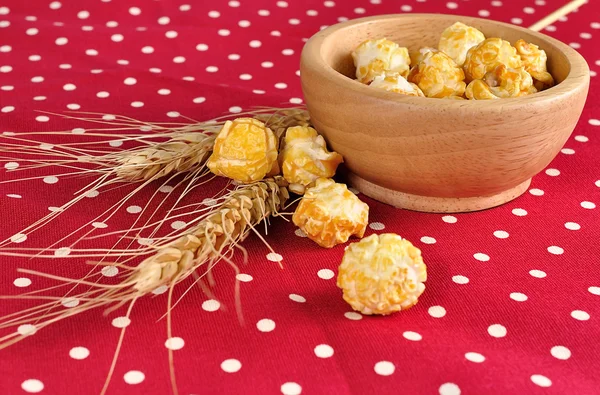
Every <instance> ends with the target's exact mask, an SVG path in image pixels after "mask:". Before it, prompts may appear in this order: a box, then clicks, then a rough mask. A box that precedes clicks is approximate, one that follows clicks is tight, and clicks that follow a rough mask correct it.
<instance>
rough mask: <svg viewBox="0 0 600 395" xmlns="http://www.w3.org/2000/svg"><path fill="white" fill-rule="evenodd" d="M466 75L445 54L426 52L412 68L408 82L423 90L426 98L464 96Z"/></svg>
mask: <svg viewBox="0 0 600 395" xmlns="http://www.w3.org/2000/svg"><path fill="white" fill-rule="evenodd" d="M464 79H465V73H464V72H463V70H462V69H461V68H460V67H458V66H457V65H456V63H454V61H453V60H452V58H451V57H450V56H448V55H446V54H445V53H443V52H433V51H429V52H426V53H425V55H424V56H423V59H422V60H421V61H420V62H419V63H418V64H417V65H416V66H415V67H413V68H412V70H411V71H410V74H409V75H408V80H409V81H410V82H413V83H415V84H417V85H418V86H419V88H421V90H422V91H423V93H424V94H425V96H427V97H437V98H443V97H447V96H462V94H463V93H464V92H465V86H466V84H465V82H464Z"/></svg>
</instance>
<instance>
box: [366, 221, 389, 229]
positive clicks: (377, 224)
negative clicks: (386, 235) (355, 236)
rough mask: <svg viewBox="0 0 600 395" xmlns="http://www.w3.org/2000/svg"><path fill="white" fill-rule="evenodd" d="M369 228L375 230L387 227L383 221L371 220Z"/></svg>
mask: <svg viewBox="0 0 600 395" xmlns="http://www.w3.org/2000/svg"><path fill="white" fill-rule="evenodd" d="M369 228H371V229H373V230H383V229H385V225H384V224H382V223H381V222H371V223H370V224H369Z"/></svg>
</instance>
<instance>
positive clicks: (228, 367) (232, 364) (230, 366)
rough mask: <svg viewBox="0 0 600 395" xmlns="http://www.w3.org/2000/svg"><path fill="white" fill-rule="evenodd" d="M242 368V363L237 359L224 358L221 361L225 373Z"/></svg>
mask: <svg viewBox="0 0 600 395" xmlns="http://www.w3.org/2000/svg"><path fill="white" fill-rule="evenodd" d="M241 368H242V363H241V362H240V361H238V360H237V359H226V360H225V361H223V362H221V369H223V371H224V372H226V373H235V372H237V371H239V370H240V369H241Z"/></svg>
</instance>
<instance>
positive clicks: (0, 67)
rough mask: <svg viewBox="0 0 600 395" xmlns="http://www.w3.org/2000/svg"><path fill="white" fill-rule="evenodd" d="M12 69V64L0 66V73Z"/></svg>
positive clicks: (8, 71)
mask: <svg viewBox="0 0 600 395" xmlns="http://www.w3.org/2000/svg"><path fill="white" fill-rule="evenodd" d="M12 69H13V68H12V66H0V73H10V72H11V71H12Z"/></svg>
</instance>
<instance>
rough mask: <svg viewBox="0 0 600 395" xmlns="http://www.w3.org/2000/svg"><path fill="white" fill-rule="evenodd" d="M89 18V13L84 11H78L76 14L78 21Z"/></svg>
mask: <svg viewBox="0 0 600 395" xmlns="http://www.w3.org/2000/svg"><path fill="white" fill-rule="evenodd" d="M89 17H90V13H89V11H85V10H84V11H79V12H78V13H77V18H79V19H88V18H89Z"/></svg>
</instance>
